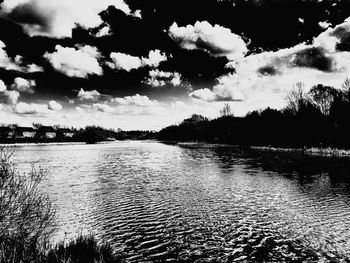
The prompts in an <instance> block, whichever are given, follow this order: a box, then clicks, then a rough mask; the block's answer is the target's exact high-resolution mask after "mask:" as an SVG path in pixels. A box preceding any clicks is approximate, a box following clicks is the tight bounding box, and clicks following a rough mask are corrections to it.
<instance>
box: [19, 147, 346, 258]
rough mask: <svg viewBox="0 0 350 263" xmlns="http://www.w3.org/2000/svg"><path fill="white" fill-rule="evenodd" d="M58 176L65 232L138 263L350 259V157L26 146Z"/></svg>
mask: <svg viewBox="0 0 350 263" xmlns="http://www.w3.org/2000/svg"><path fill="white" fill-rule="evenodd" d="M15 157H16V159H17V160H15V161H16V162H17V161H18V162H17V165H18V166H19V168H20V169H21V168H23V167H26V166H27V165H28V163H30V162H36V163H38V164H41V165H42V166H43V167H44V168H46V169H47V170H48V172H49V177H48V179H47V180H46V182H45V189H46V190H47V191H48V193H50V195H51V196H52V198H53V200H54V201H55V202H56V204H57V205H58V209H59V216H60V223H61V231H60V233H59V235H62V233H64V232H65V231H67V232H68V233H69V234H71V235H74V234H75V233H76V231H77V230H78V229H79V228H82V229H84V230H85V231H87V232H89V231H94V232H95V233H96V234H97V235H98V236H100V237H101V238H105V239H107V240H109V241H111V242H112V243H113V245H114V246H115V248H116V249H117V250H118V251H119V252H121V253H123V254H124V255H125V257H126V258H128V261H129V262H141V261H143V260H144V261H147V260H148V261H149V260H151V261H156V260H165V259H166V260H167V261H168V262H172V261H173V262H177V261H179V262H183V261H185V262H186V261H187V262H194V261H197V262H210V261H212V262H218V261H219V262H232V261H248V262H257V261H260V262H272V261H276V262H283V261H286V262H291V261H295V262H299V261H301V260H315V261H319V260H322V259H323V260H331V259H332V258H337V259H338V260H340V259H346V258H348V257H349V255H350V244H349V242H350V231H349V227H348V226H349V225H350V224H349V223H350V209H349V205H350V195H349V182H350V181H349V177H348V176H347V174H348V171H350V170H349V168H350V161H349V159H347V158H342V159H332V158H322V157H312V156H302V155H298V154H290V153H289V154H287V153H282V154H277V153H264V152H256V151H242V150H240V149H238V148H234V147H228V146H214V145H192V146H186V147H184V146H182V147H179V146H172V145H165V144H160V143H155V142H131V143H130V142H121V143H114V144H107V145H80V146H79V145H73V146H47V147H23V148H20V149H18V151H17V153H16V156H15Z"/></svg>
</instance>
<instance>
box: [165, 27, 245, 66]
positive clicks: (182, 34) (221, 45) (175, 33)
mask: <svg viewBox="0 0 350 263" xmlns="http://www.w3.org/2000/svg"><path fill="white" fill-rule="evenodd" d="M168 34H169V36H170V37H171V38H172V39H173V40H174V41H176V42H177V43H179V44H180V46H181V47H182V48H184V49H188V50H192V49H200V50H205V51H207V52H208V53H209V54H210V55H212V56H216V57H217V56H226V57H227V58H228V59H229V60H237V59H242V58H243V57H244V56H245V55H246V53H247V52H248V49H247V46H246V43H245V42H244V41H243V39H242V38H241V37H240V36H239V35H236V34H234V33H232V32H231V30H230V29H228V28H225V27H222V26H220V25H214V26H212V25H211V24H210V23H209V22H207V21H202V22H199V21H197V22H196V23H195V24H194V25H193V26H192V25H187V26H185V27H179V26H178V25H177V24H176V23H175V22H174V23H173V24H172V25H171V26H170V28H169V30H168Z"/></svg>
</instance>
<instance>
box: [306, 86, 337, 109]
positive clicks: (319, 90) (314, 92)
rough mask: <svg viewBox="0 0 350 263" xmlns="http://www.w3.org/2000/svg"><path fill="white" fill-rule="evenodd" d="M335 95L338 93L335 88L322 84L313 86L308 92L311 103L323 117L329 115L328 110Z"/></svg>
mask: <svg viewBox="0 0 350 263" xmlns="http://www.w3.org/2000/svg"><path fill="white" fill-rule="evenodd" d="M337 93H338V91H337V90H336V89H335V88H333V87H330V86H324V85H322V84H318V85H316V86H313V87H312V88H311V89H310V91H309V94H310V96H311V98H312V101H313V102H314V103H315V104H316V105H317V107H318V108H319V109H320V111H321V113H322V114H324V115H329V110H330V108H331V105H332V103H333V101H334V99H335V97H336V96H337Z"/></svg>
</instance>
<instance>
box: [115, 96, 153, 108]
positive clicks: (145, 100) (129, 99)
mask: <svg viewBox="0 0 350 263" xmlns="http://www.w3.org/2000/svg"><path fill="white" fill-rule="evenodd" d="M112 102H115V103H117V104H119V105H133V106H138V107H147V106H155V105H157V103H158V102H157V101H154V100H151V99H150V98H149V97H147V96H141V95H139V94H136V95H134V96H126V97H124V98H114V99H112Z"/></svg>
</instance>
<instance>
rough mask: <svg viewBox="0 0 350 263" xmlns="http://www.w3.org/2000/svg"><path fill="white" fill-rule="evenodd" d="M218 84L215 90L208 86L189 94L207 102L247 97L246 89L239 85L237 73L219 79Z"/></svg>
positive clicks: (236, 99)
mask: <svg viewBox="0 0 350 263" xmlns="http://www.w3.org/2000/svg"><path fill="white" fill-rule="evenodd" d="M218 82H219V83H218V84H217V85H215V86H214V87H213V90H210V89H208V88H205V89H199V90H195V91H193V92H191V93H190V94H189V95H190V96H191V97H192V98H194V99H199V100H203V101H207V102H212V101H242V100H245V99H246V95H245V93H244V90H242V88H241V87H240V86H239V81H238V80H237V76H236V74H228V75H225V76H222V77H220V78H219V79H218Z"/></svg>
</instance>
